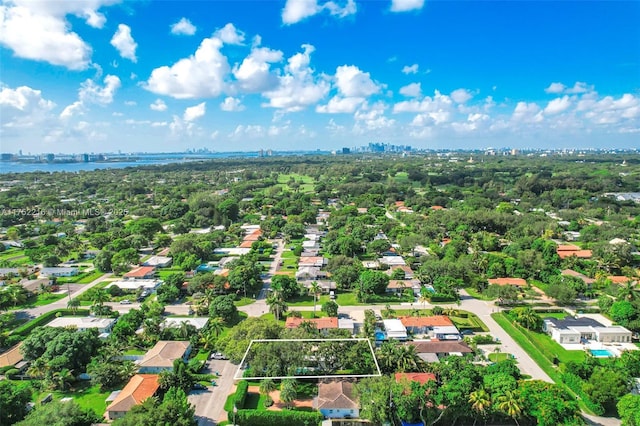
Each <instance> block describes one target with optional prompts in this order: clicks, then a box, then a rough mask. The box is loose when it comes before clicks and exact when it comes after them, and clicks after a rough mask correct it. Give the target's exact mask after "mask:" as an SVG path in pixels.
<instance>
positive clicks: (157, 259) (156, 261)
mask: <svg viewBox="0 0 640 426" xmlns="http://www.w3.org/2000/svg"><path fill="white" fill-rule="evenodd" d="M172 260H173V258H171V257H167V256H151V257H150V258H149V259H147V261H146V262H144V263H143V265H145V266H158V265H164V264H166V263H169V262H171V261H172Z"/></svg>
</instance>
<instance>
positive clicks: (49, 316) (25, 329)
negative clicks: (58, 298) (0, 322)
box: [11, 309, 89, 336]
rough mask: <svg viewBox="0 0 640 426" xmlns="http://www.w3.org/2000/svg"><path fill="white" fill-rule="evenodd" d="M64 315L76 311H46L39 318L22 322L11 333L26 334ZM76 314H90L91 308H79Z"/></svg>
mask: <svg viewBox="0 0 640 426" xmlns="http://www.w3.org/2000/svg"><path fill="white" fill-rule="evenodd" d="M58 314H59V315H58ZM64 315H74V313H73V311H72V310H71V309H56V310H55V311H50V312H47V313H44V314H42V315H40V316H39V317H38V318H36V319H34V320H31V321H29V322H27V323H25V324H22V325H21V326H20V327H18V328H16V329H15V330H13V331H12V332H11V335H18V336H26V335H28V334H29V333H30V332H31V331H32V330H33V329H34V328H36V327H40V326H41V325H45V324H47V323H48V322H49V321H52V320H53V319H54V318H55V317H56V316H64ZM75 315H76V316H86V315H89V310H88V309H77V310H76V312H75Z"/></svg>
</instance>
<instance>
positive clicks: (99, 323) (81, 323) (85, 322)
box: [47, 317, 116, 328]
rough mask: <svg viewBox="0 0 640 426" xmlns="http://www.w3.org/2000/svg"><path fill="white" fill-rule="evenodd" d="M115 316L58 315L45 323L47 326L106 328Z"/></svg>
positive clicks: (113, 320)
mask: <svg viewBox="0 0 640 426" xmlns="http://www.w3.org/2000/svg"><path fill="white" fill-rule="evenodd" d="M114 322H116V320H115V318H96V317H58V318H55V319H54V320H53V321H51V322H50V323H48V324H47V326H48V327H58V328H62V327H77V328H108V327H109V326H111V324H113V323H114Z"/></svg>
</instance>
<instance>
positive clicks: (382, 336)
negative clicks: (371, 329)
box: [374, 331, 387, 340]
mask: <svg viewBox="0 0 640 426" xmlns="http://www.w3.org/2000/svg"><path fill="white" fill-rule="evenodd" d="M374 336H375V338H376V340H385V338H386V337H387V336H385V334H384V332H382V331H376V332H375V334H374Z"/></svg>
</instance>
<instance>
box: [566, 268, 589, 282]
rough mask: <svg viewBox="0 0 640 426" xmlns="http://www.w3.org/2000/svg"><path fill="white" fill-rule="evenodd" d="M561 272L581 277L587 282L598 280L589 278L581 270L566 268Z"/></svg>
mask: <svg viewBox="0 0 640 426" xmlns="http://www.w3.org/2000/svg"><path fill="white" fill-rule="evenodd" d="M560 274H561V275H567V276H570V277H576V278H580V279H581V280H582V281H584V283H585V284H593V283H594V282H596V280H594V279H593V278H589V277H587V276H586V275H584V274H581V273H580V272H577V271H574V270H573V269H564V270H563V271H562V272H560Z"/></svg>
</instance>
